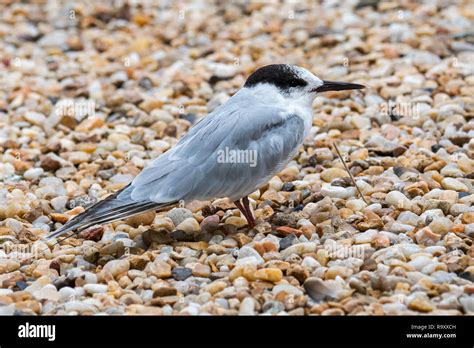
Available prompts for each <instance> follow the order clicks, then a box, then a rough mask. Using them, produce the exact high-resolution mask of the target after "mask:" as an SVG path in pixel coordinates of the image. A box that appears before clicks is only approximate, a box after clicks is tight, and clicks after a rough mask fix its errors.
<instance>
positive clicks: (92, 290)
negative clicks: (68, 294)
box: [84, 284, 107, 294]
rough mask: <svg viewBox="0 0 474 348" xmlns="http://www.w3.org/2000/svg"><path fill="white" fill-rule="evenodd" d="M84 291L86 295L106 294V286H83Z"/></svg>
mask: <svg viewBox="0 0 474 348" xmlns="http://www.w3.org/2000/svg"><path fill="white" fill-rule="evenodd" d="M84 290H85V291H86V292H87V293H88V294H104V293H106V292H107V285H103V284H85V285H84Z"/></svg>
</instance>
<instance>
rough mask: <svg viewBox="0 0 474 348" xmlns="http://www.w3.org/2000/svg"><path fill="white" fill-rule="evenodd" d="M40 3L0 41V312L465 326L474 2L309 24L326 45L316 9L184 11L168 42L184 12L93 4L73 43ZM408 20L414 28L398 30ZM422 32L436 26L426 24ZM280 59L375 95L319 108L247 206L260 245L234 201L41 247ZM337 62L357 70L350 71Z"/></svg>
mask: <svg viewBox="0 0 474 348" xmlns="http://www.w3.org/2000/svg"><path fill="white" fill-rule="evenodd" d="M290 5H291V4H290ZM359 5H361V4H359ZM359 5H357V6H359ZM362 5H363V4H362ZM35 6H36V4H34V3H30V2H26V3H22V4H21V6H20V7H18V6H16V7H15V8H14V12H15V11H16V12H15V14H17V16H9V21H6V22H5V21H4V22H5V23H3V22H2V29H1V32H2V35H3V36H4V38H5V42H8V45H9V46H8V47H9V48H8V50H9V52H8V53H9V54H7V55H6V56H5V59H4V61H3V63H4V64H3V65H2V77H4V80H5V81H7V83H5V84H3V85H2V95H4V96H7V98H2V100H0V110H1V111H2V112H0V123H1V124H2V127H0V148H1V150H2V151H0V244H2V249H1V250H0V284H1V287H2V288H3V289H0V302H2V304H3V305H2V306H0V314H5V315H15V314H18V315H58V314H59V315H92V314H98V315H137V314H138V315H237V314H242V315H259V314H265V315H307V314H316V315H407V314H408V315H411V314H417V315H472V314H473V313H474V308H473V307H474V305H473V301H472V295H473V292H474V287H473V286H472V285H471V281H472V280H473V279H474V278H473V275H474V269H473V266H472V264H473V253H472V237H473V236H474V215H473V214H474V208H473V205H474V193H473V182H472V179H473V172H474V160H473V159H472V158H473V153H474V152H473V151H474V140H473V134H474V133H473V129H472V114H473V109H472V105H474V99H473V95H474V88H473V87H472V86H473V85H474V78H473V76H472V75H473V74H472V72H473V71H472V67H471V66H472V64H471V61H473V53H472V44H471V43H470V38H469V35H467V36H466V33H467V32H469V30H468V29H470V27H469V23H470V20H471V19H472V10H471V9H470V8H469V4H468V2H460V3H459V4H456V5H455V6H444V7H443V6H431V5H426V4H420V3H418V2H414V3H413V4H411V3H410V4H409V5H407V4H401V5H399V6H393V4H391V3H387V2H380V3H379V4H377V6H365V7H364V9H363V11H356V12H354V8H353V7H354V4H353V3H352V2H347V3H346V2H340V4H339V3H338V6H337V8H332V7H331V6H329V7H330V8H324V6H323V5H321V6H320V5H316V7H318V6H319V7H321V8H323V9H324V11H323V12H324V14H325V20H326V22H327V23H326V25H328V26H332V27H333V28H332V29H334V30H335V32H334V33H331V32H329V33H328V32H325V30H322V29H321V28H316V29H315V28H309V27H308V28H304V26H301V23H314V22H315V18H313V17H315V13H316V12H318V11H316V12H315V11H313V10H314V8H313V9H311V6H309V5H308V4H307V3H301V4H298V6H297V10H298V11H297V13H296V15H297V18H296V20H295V19H292V18H289V17H288V16H284V15H282V11H283V12H285V11H287V10H291V8H292V7H293V6H289V4H287V3H282V4H278V5H276V4H274V3H271V2H265V3H262V4H259V5H258V6H253V7H252V6H250V7H251V8H245V9H243V8H241V7H239V6H233V7H232V6H231V7H229V8H226V9H225V11H224V12H225V13H223V14H222V15H218V16H216V15H215V14H216V11H217V12H219V11H220V10H219V6H218V5H215V4H208V5H207V6H201V7H202V8H199V11H197V12H196V9H195V8H192V7H189V8H187V9H186V26H185V30H182V29H183V28H181V26H182V23H180V21H171V22H170V23H167V25H166V26H163V28H161V29H162V30H161V31H160V33H159V35H154V34H155V33H154V31H153V30H152V29H153V27H154V25H155V24H156V20H157V18H158V17H157V16H156V13H159V14H160V16H159V17H162V18H174V16H175V15H176V12H177V11H178V10H179V8H178V7H179V6H178V5H176V4H174V3H173V4H171V5H170V6H168V7H163V6H159V4H156V3H154V2H147V6H146V8H142V9H140V8H131V9H128V8H127V7H126V6H124V7H122V8H119V9H113V8H112V7H111V6H109V5H100V6H99V4H91V5H90V6H89V7H88V8H87V9H86V10H84V11H81V18H80V20H81V25H78V26H76V27H75V28H74V35H73V36H72V37H71V33H70V32H69V30H68V26H69V25H70V23H69V24H68V23H66V22H67V21H66V20H65V17H64V15H63V14H64V13H65V12H67V11H69V9H68V6H67V4H65V3H63V2H59V4H58V6H55V7H57V8H55V10H54V11H49V15H50V17H51V18H49V19H50V20H49V22H48V23H55V25H52V24H51V25H50V24H48V23H46V22H42V21H40V22H39V23H37V22H38V20H37V18H36V15H37V12H38V9H37V8H36V7H37V6H36V7H35ZM247 7H248V6H247ZM313 7H314V6H313ZM326 7H327V6H326ZM11 10H12V6H10V5H7V6H6V9H5V11H6V13H7V14H8V12H9V11H10V12H11ZM56 10H57V11H56ZM129 10H130V11H131V14H130V16H128V12H129ZM137 11H138V12H137ZM198 12H199V13H198ZM221 12H222V11H221ZM398 12H400V13H401V12H403V15H404V18H405V21H404V20H398V21H397V20H394V18H395V19H396V18H397V15H399V13H398ZM24 13H26V14H28V16H26V17H28V18H27V22H28V23H29V24H28V23H27V24H25V23H26V22H25V23H24V18H23V17H25V16H23V14H24ZM219 13H220V12H219ZM197 14H199V15H197ZM119 15H120V16H119ZM427 15H428V16H429V18H430V19H431V20H432V22H433V23H437V24H439V25H438V26H431V27H430V26H429V25H426V20H425V18H424V17H426V16H427ZM118 17H121V18H118ZM128 17H130V18H128ZM250 17H251V18H250ZM290 17H291V16H290ZM104 18H105V19H106V21H105V22H107V23H105V22H104ZM203 18H212V21H208V22H206V21H203V20H202V19H203ZM264 18H271V21H270V22H268V23H266V22H265V21H263V19H264ZM406 19H408V22H407V20H406ZM128 21H129V22H131V23H132V24H133V25H132V26H128V25H127V22H128ZM102 22H104V23H102ZM264 22H265V23H264ZM88 23H89V24H90V23H92V24H93V25H88ZM101 23H102V24H104V25H101ZM249 23H250V25H249ZM373 23H376V24H377V25H376V27H377V28H376V30H374V29H373V28H372V27H371V24H373ZM229 24H230V25H229ZM117 26H118V27H120V28H121V27H123V26H125V27H127V29H130V30H126V31H125V30H118V31H117V30H115V29H117ZM155 26H156V25H155ZM120 28H119V29H120ZM236 28H237V29H236ZM238 28H245V30H243V31H242V32H239V30H238ZM323 29H324V28H323ZM262 32H268V33H271V35H270V36H271V40H270V39H269V37H266V36H265V35H263V36H262ZM216 33H218V34H217V35H216ZM435 34H440V35H441V36H442V37H443V40H440V39H439V36H440V35H435ZM76 36H77V37H76ZM239 36H242V37H244V38H245V40H240V41H239V45H238V46H235V40H236V38H237V39H238V37H239ZM190 38H191V39H190ZM26 41H28V44H27V45H25V42H26ZM282 42H284V43H285V44H284V45H281V43H282ZM273 43H276V44H277V46H278V48H279V49H278V50H277V51H278V52H276V54H275V50H274V49H272V44H273ZM231 46H232V47H233V49H232V50H231V51H229V49H228V48H229V47H231ZM295 47H296V50H295ZM451 51H454V53H456V61H455V62H454V61H453V60H452V59H450V54H451V53H450V52H451ZM32 52H33V53H32ZM309 53H311V54H309ZM451 55H452V54H451ZM310 56H311V57H313V58H311V57H310ZM321 56H324V57H332V58H334V59H333V60H331V59H316V58H314V57H321ZM110 57H113V58H114V61H113V62H112V61H111V59H110ZM235 57H238V58H235ZM284 57H291V63H293V64H297V65H302V66H309V67H311V66H318V70H319V72H318V71H315V72H317V73H320V74H321V75H322V76H320V77H321V78H323V77H324V78H327V79H334V80H341V81H344V80H347V81H355V82H358V83H362V84H365V85H367V86H370V87H371V88H367V89H365V90H361V91H353V92H326V93H322V94H321V95H320V96H319V97H318V98H316V99H315V100H314V102H313V107H314V110H315V112H314V115H313V116H314V117H312V126H311V129H310V130H309V132H308V134H306V138H305V144H304V146H301V147H300V148H299V149H298V151H297V152H295V154H294V156H293V158H291V161H290V163H289V164H288V165H286V167H283V168H281V170H280V172H279V173H275V174H274V175H273V177H269V178H268V183H265V182H264V183H262V185H261V186H260V187H259V189H257V190H255V191H254V192H252V193H249V198H250V200H251V204H252V208H253V211H254V213H255V217H256V218H257V225H256V227H255V228H254V229H250V228H249V227H248V224H247V221H246V219H245V218H244V216H243V215H242V214H240V212H239V211H238V209H236V207H235V205H234V204H233V203H232V202H231V201H229V200H228V199H227V198H225V197H221V198H218V199H212V200H210V201H185V202H183V204H181V202H180V205H179V207H176V208H165V209H164V210H163V211H157V212H155V211H151V212H148V213H145V214H140V215H136V216H134V217H131V218H127V219H125V220H122V221H118V222H113V223H109V224H105V225H103V226H95V227H92V228H91V229H90V230H88V231H85V232H83V233H80V234H78V235H76V236H74V238H69V239H67V240H65V241H63V242H61V243H59V244H56V245H53V244H54V242H53V241H52V242H47V243H46V242H44V241H42V240H43V238H44V237H45V236H46V234H47V232H49V231H53V230H55V229H57V228H58V227H59V226H61V224H64V223H65V222H67V221H68V220H69V219H70V218H71V217H73V216H75V215H77V214H79V213H80V212H82V211H84V209H87V208H88V207H90V206H91V205H93V204H94V203H96V202H97V201H98V200H101V199H103V198H105V197H107V196H108V195H109V194H113V193H114V192H117V191H118V190H120V189H122V188H123V187H124V186H125V185H127V184H128V183H130V182H131V181H132V180H133V179H134V178H135V177H136V175H137V174H138V173H139V172H140V171H141V170H142V169H143V168H144V167H145V166H147V165H148V164H149V163H150V162H151V161H153V160H154V159H155V158H157V157H158V156H161V155H163V153H164V152H166V151H168V150H170V149H171V148H173V147H174V146H176V144H177V143H178V142H179V141H180V139H183V137H184V136H185V134H187V133H188V132H189V129H190V127H191V126H192V125H194V124H196V123H199V122H200V121H201V120H203V119H204V118H205V117H206V115H207V114H208V113H209V112H210V111H212V110H213V109H215V108H218V107H219V106H220V105H221V104H222V103H224V102H225V101H227V100H228V99H229V98H230V96H231V95H233V94H235V93H236V91H237V90H238V88H239V87H240V86H242V85H243V83H244V82H245V79H246V78H247V77H248V76H249V74H250V73H251V72H253V71H254V70H255V69H256V68H258V67H259V66H262V65H264V64H267V63H268V62H271V61H274V60H278V59H280V60H281V59H283V58H284ZM344 57H350V65H348V66H344V64H339V63H338V62H339V61H343V60H344V59H342V58H344ZM308 59H309V60H310V62H308ZM283 60H284V59H283ZM311 60H313V61H311ZM194 61H196V62H197V63H198V64H190V62H194ZM454 63H456V64H454ZM124 64H125V65H126V66H124ZM313 70H314V69H313ZM321 71H322V72H321ZM155 73H156V74H155ZM25 78H26V80H27V86H26V85H25V81H26V80H25ZM69 106H70V109H68V108H69ZM7 111H8V112H7ZM201 122H202V121H201ZM201 124H202V123H201ZM198 127H199V125H198ZM333 142H335V143H337V144H338V148H339V150H340V152H341V155H342V157H343V159H344V161H345V162H346V164H347V166H348V168H349V169H350V171H351V173H352V174H353V176H354V177H355V178H356V180H357V186H358V188H359V189H360V190H361V192H362V193H363V195H364V199H362V198H361V197H360V195H359V193H358V191H357V190H356V188H355V187H354V185H353V184H352V182H351V180H350V178H349V177H348V173H347V172H346V170H345V169H344V166H343V165H342V163H341V161H340V159H339V156H338V155H337V152H336V151H335V149H334V147H333V145H332V143H333ZM181 144H182V143H181ZM208 145H209V146H210V145H211V144H210V143H209V144H206V143H205V142H204V143H203V146H208ZM168 153H169V152H168ZM165 156H166V155H165ZM201 160H202V162H203V163H204V162H205V161H206V160H209V159H205V158H203V159H201ZM168 169H170V170H173V168H168ZM228 175H230V176H232V173H228ZM214 179H215V178H212V177H209V178H207V182H204V183H200V184H199V183H198V182H196V183H195V184H199V185H201V186H202V185H204V186H205V185H212V180H214ZM191 181H192V180H191ZM183 183H184V182H183ZM183 183H181V184H183ZM168 189H169V190H168V193H169V194H170V195H171V196H173V194H174V189H175V188H173V187H169V188H168ZM365 201H367V203H366V202H365ZM48 246H49V248H48ZM35 249H42V250H43V249H44V252H43V253H42V254H41V255H37V254H35V253H34V252H35Z"/></svg>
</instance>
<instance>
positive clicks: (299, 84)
mask: <svg viewBox="0 0 474 348" xmlns="http://www.w3.org/2000/svg"><path fill="white" fill-rule="evenodd" d="M289 85H290V87H294V88H296V87H304V86H306V81H305V80H303V79H298V78H296V79H291V80H290V83H289Z"/></svg>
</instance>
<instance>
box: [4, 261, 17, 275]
mask: <svg viewBox="0 0 474 348" xmlns="http://www.w3.org/2000/svg"><path fill="white" fill-rule="evenodd" d="M19 268H20V263H19V262H17V261H15V260H10V259H0V274H4V273H9V272H14V271H16V270H17V269H19Z"/></svg>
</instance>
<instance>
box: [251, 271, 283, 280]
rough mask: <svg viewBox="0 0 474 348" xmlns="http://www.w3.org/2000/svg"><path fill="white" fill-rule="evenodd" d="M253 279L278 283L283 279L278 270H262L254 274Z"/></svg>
mask: <svg viewBox="0 0 474 348" xmlns="http://www.w3.org/2000/svg"><path fill="white" fill-rule="evenodd" d="M254 276H255V278H257V279H259V280H264V281H268V282H273V283H276V282H279V281H280V280H281V279H282V278H283V273H282V272H281V270H280V269H279V268H263V269H259V270H257V271H256V272H255V273H254Z"/></svg>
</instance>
